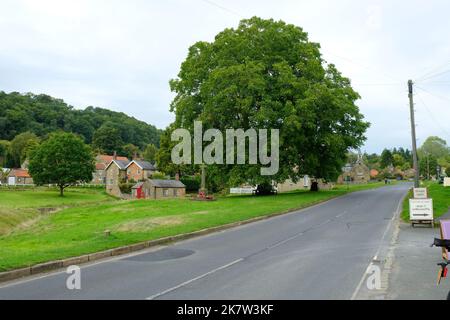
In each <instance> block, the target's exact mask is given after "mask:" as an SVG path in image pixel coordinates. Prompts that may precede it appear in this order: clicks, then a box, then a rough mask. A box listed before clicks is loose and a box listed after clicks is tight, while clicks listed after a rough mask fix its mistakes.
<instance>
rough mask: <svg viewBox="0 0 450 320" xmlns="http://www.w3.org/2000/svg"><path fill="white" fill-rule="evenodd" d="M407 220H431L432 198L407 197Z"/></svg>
mask: <svg viewBox="0 0 450 320" xmlns="http://www.w3.org/2000/svg"><path fill="white" fill-rule="evenodd" d="M409 220H411V221H417V220H423V221H433V199H409Z"/></svg>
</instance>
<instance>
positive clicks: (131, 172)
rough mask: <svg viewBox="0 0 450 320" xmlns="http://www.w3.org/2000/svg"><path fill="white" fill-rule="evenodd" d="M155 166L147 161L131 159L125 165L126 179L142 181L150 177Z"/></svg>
mask: <svg viewBox="0 0 450 320" xmlns="http://www.w3.org/2000/svg"><path fill="white" fill-rule="evenodd" d="M155 171H156V168H155V167H154V166H153V165H152V164H151V163H150V162H148V161H143V160H133V161H131V162H130V163H129V164H128V166H127V179H128V180H129V181H144V180H146V179H150V178H151V176H152V175H153V173H155Z"/></svg>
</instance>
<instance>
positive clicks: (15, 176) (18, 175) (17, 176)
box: [7, 169, 33, 186]
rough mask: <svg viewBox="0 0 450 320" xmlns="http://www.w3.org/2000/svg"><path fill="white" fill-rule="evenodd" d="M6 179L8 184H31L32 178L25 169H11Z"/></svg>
mask: <svg viewBox="0 0 450 320" xmlns="http://www.w3.org/2000/svg"><path fill="white" fill-rule="evenodd" d="M7 181H8V184H9V185H10V186H15V185H33V178H32V177H31V176H30V174H29V173H28V170H27V169H12V170H11V171H10V172H9V174H8V176H7Z"/></svg>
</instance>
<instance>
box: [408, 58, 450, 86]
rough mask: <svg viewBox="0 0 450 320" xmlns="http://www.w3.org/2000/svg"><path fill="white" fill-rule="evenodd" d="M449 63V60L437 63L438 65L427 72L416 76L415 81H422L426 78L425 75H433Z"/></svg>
mask: <svg viewBox="0 0 450 320" xmlns="http://www.w3.org/2000/svg"><path fill="white" fill-rule="evenodd" d="M449 64H450V61H447V62H446V63H444V64H441V65H439V66H438V67H435V68H432V69H431V70H430V71H429V72H427V73H425V74H424V75H422V76H421V77H418V78H417V79H416V82H420V81H423V80H424V79H425V78H427V77H429V76H431V75H433V74H434V73H436V72H439V70H442V69H443V68H446V67H447V65H449Z"/></svg>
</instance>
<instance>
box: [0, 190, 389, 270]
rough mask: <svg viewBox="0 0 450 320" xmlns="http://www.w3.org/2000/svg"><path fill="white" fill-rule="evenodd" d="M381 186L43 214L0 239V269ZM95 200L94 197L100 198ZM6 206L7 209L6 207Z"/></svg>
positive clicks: (117, 204)
mask: <svg viewBox="0 0 450 320" xmlns="http://www.w3.org/2000/svg"><path fill="white" fill-rule="evenodd" d="M381 186H384V184H382V183H373V184H368V185H359V186H356V185H355V186H348V187H347V186H339V187H337V188H336V189H334V190H330V191H321V192H308V191H298V192H292V193H284V194H279V195H276V196H268V197H253V196H233V197H221V198H219V199H218V200H217V201H213V202H199V201H190V200H188V199H167V200H136V201H118V200H114V201H107V202H98V200H97V203H95V204H92V203H89V201H87V202H84V203H83V204H81V205H77V206H74V207H71V208H67V209H63V210H61V211H59V212H57V213H56V214H47V215H44V216H43V217H41V218H40V219H38V220H37V221H36V222H35V223H33V224H31V225H30V226H27V227H26V228H18V229H15V230H14V231H13V232H11V233H9V234H7V235H4V236H0V257H1V259H0V271H6V270H11V269H15V268H20V267H25V266H29V265H34V264H37V263H41V262H46V261H51V260H57V259H64V258H69V257H73V256H78V255H83V254H88V253H93V252H97V251H101V250H106V249H111V248H114V247H118V246H123V245H128V244H133V243H137V242H141V241H147V240H154V239H159V238H162V237H167V236H173V235H177V234H183V233H188V232H193V231H197V230H202V229H206V228H210V227H215V226H220V225H225V224H229V223H232V222H236V221H244V220H248V219H251V218H255V217H261V216H266V215H270V214H273V213H278V212H287V211H291V210H294V209H300V208H304V207H308V206H311V205H314V204H317V203H319V202H322V201H325V200H328V199H331V198H334V197H337V196H341V195H344V194H346V193H349V192H353V191H360V190H366V189H371V188H377V187H381ZM27 192H28V191H27ZM29 192H32V191H29ZM20 194H21V196H22V197H25V198H27V197H28V196H29V195H28V194H26V193H25V191H24V192H21V193H20ZM2 196H4V195H3V194H2V195H0V197H2ZM43 196H44V195H43ZM47 196H48V195H47ZM73 196H74V197H76V196H77V195H73ZM78 196H79V195H78ZM8 197H9V199H13V198H14V197H20V196H19V195H15V196H11V195H8ZM94 197H99V194H96V195H95V196H94ZM31 198H32V199H34V200H33V201H32V203H33V204H34V205H38V204H45V205H48V203H53V204H55V201H56V202H58V201H60V202H58V203H59V204H60V205H64V204H65V203H66V202H65V200H60V199H61V198H59V199H54V198H52V197H50V198H51V199H49V200H45V199H39V197H38V198H34V197H33V195H31ZM68 198H70V196H69V193H68ZM4 199H5V198H4ZM84 199H85V200H86V198H84ZM100 199H101V197H100ZM14 201H17V198H16V199H15V200H14ZM67 201H68V200H67ZM1 203H2V204H3V202H1ZM5 205H6V206H12V205H11V204H10V203H9V204H5ZM0 206H1V205H0ZM23 209H29V208H26V207H23ZM105 230H109V231H110V236H108V237H106V236H105V235H104V231H105Z"/></svg>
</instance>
